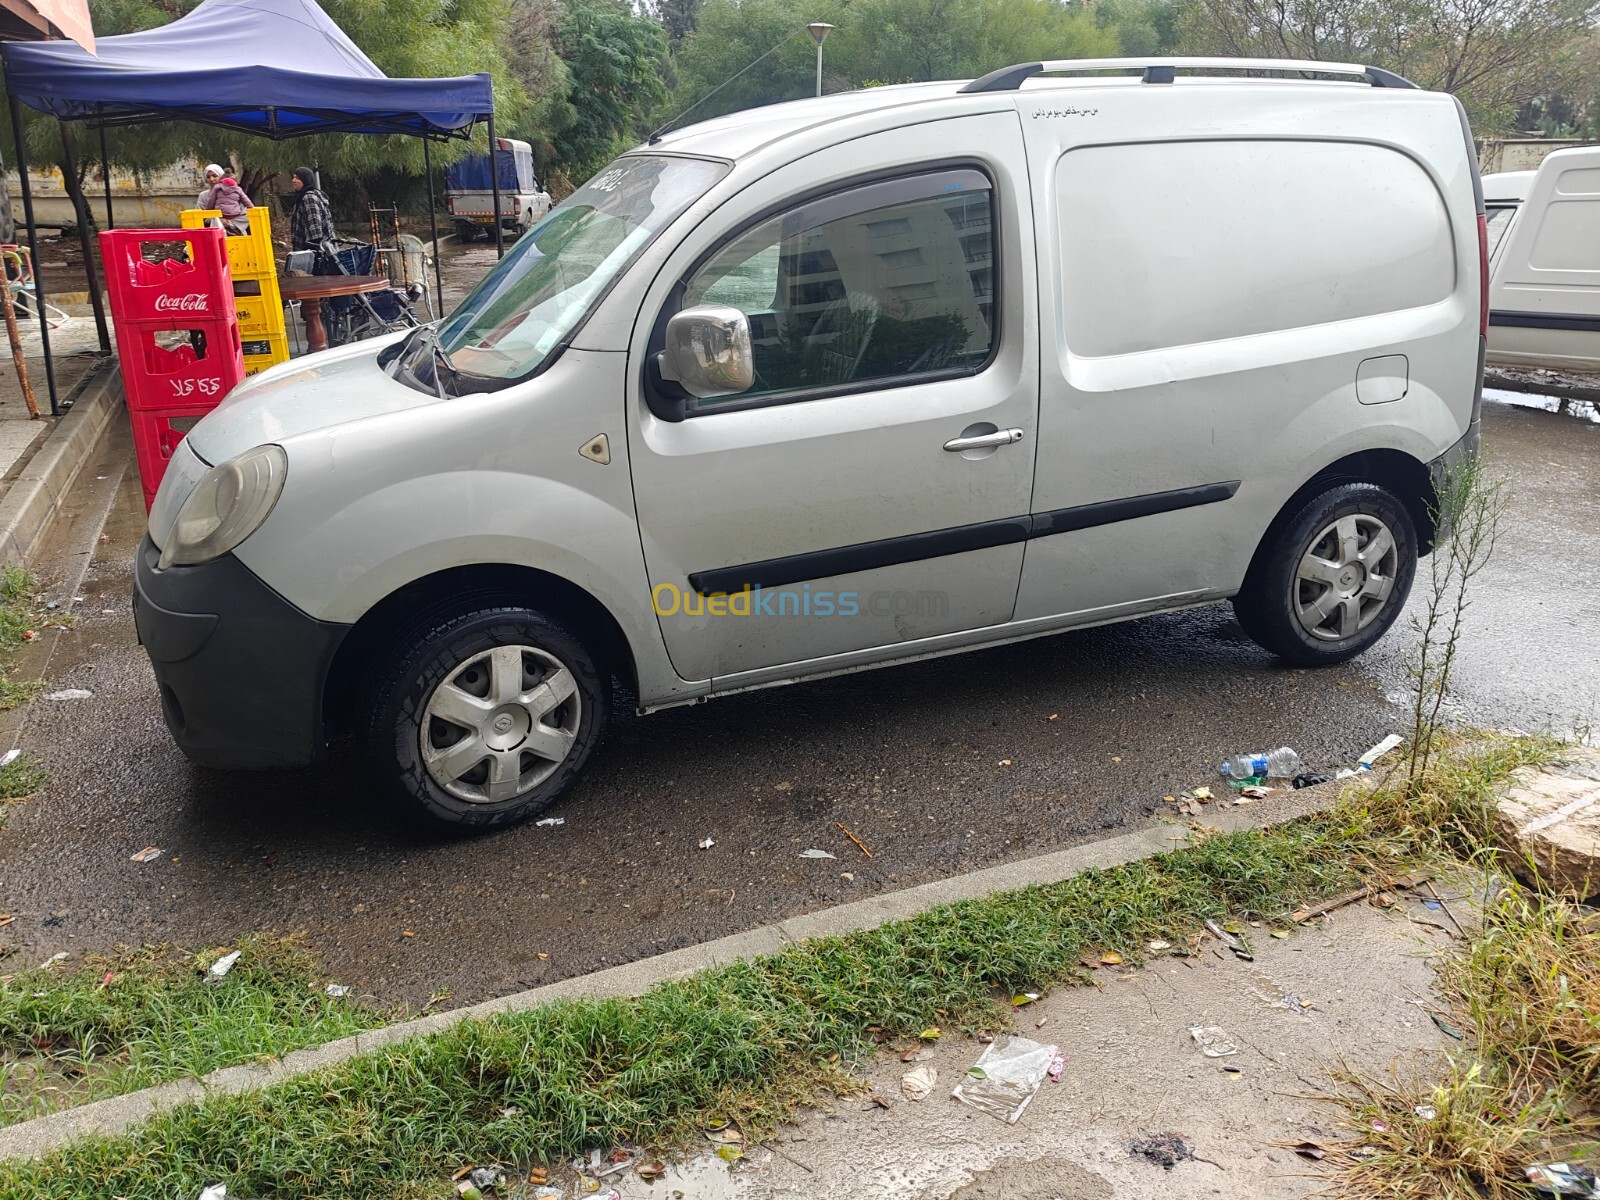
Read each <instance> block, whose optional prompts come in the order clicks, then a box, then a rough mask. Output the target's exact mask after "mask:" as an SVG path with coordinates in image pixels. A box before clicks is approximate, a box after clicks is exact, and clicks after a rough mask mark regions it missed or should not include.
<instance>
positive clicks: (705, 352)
mask: <svg viewBox="0 0 1600 1200" xmlns="http://www.w3.org/2000/svg"><path fill="white" fill-rule="evenodd" d="M657 362H658V364H659V365H660V368H661V377H662V378H663V379H670V380H672V381H673V382H675V383H677V384H678V385H679V386H681V387H682V388H683V390H684V391H686V392H688V393H689V394H690V395H691V396H698V397H700V398H702V399H706V398H709V397H712V396H734V395H737V394H738V393H740V392H743V391H748V390H749V388H750V385H751V384H753V383H754V382H755V378H756V371H755V356H754V353H753V352H752V350H751V348H750V318H749V317H747V316H745V315H744V313H742V312H740V311H739V310H738V309H737V308H731V307H729V306H728V305H726V304H700V305H696V306H695V307H694V308H686V309H684V310H683V311H682V312H680V313H677V314H675V315H674V316H673V317H672V318H671V319H670V320H669V321H668V322H667V336H666V349H664V350H663V351H662V352H661V355H660V357H659V358H658V360H657Z"/></svg>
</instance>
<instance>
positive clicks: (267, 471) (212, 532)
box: [160, 446, 289, 570]
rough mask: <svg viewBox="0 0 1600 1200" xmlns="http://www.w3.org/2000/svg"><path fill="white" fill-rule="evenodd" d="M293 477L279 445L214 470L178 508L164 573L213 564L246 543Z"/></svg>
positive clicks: (163, 554)
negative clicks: (182, 567)
mask: <svg viewBox="0 0 1600 1200" xmlns="http://www.w3.org/2000/svg"><path fill="white" fill-rule="evenodd" d="M288 473H289V458H288V455H286V454H284V452H283V450H282V448H281V447H279V446H257V447H256V448H255V449H254V450H246V451H245V452H244V453H243V454H241V455H238V456H237V457H235V458H230V459H229V460H228V461H227V462H225V463H223V464H221V465H220V466H216V467H212V468H211V470H209V471H207V472H206V473H205V475H204V476H203V477H202V478H201V480H200V482H199V483H197V484H195V487H194V491H192V492H190V493H189V498H188V499H187V500H185V501H184V502H183V507H182V508H180V509H179V510H178V519H177V520H176V521H174V522H173V523H172V532H171V533H169V534H168V535H167V545H166V548H165V549H164V550H162V551H161V563H160V567H161V569H163V570H165V569H166V568H167V567H179V566H192V565H193V564H195V563H203V562H210V561H211V560H212V559H213V558H220V557H222V556H223V555H224V554H226V553H227V552H228V551H229V550H232V549H233V548H234V547H235V546H237V545H238V544H239V543H240V542H242V541H244V540H245V538H247V537H249V536H250V535H251V534H252V533H254V532H255V531H256V530H257V529H259V528H260V527H261V522H263V521H265V520H266V519H267V514H268V513H270V512H271V511H272V506H273V505H274V504H276V503H277V502H278V496H279V495H280V494H281V493H282V491H283V481H284V479H285V478H286V477H287V475H288Z"/></svg>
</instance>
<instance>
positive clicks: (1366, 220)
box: [1055, 139, 1455, 359]
mask: <svg viewBox="0 0 1600 1200" xmlns="http://www.w3.org/2000/svg"><path fill="white" fill-rule="evenodd" d="M1171 180H1182V181H1183V183H1182V187H1181V188H1174V187H1171V186H1164V184H1165V183H1166V181H1171ZM1055 186H1056V205H1057V208H1056V214H1057V220H1058V227H1059V229H1060V231H1061V260H1060V261H1061V287H1062V296H1063V300H1064V311H1063V313H1062V317H1063V333H1064V334H1065V337H1066V340H1067V346H1068V349H1069V351H1070V352H1071V353H1073V354H1076V355H1079V356H1082V357H1085V358H1103V357H1107V356H1110V355H1118V354H1135V353H1141V352H1145V351H1151V350H1165V349H1169V348H1174V347H1184V346H1196V345H1201V344H1204V343H1209V342H1220V341H1226V340H1229V339H1233V338H1242V337H1248V336H1251V335H1255V334H1269V333H1276V332H1279V331H1295V330H1302V329H1305V328H1308V327H1310V326H1313V325H1325V324H1328V323H1330V322H1335V321H1348V320H1351V319H1353V318H1356V317H1370V316H1377V315H1379V314H1383V313H1398V312H1402V311H1404V310H1407V309H1420V308H1426V307H1427V306H1429V305H1431V304H1437V303H1439V302H1441V301H1447V300H1449V299H1450V295H1451V293H1452V292H1453V291H1454V289H1455V255H1454V252H1453V250H1454V248H1453V244H1452V241H1451V237H1450V223H1449V220H1448V219H1447V217H1446V214H1445V208H1444V200H1443V198H1442V197H1441V196H1440V195H1439V191H1438V189H1437V188H1436V187H1434V185H1433V182H1432V181H1431V180H1430V179H1429V178H1428V176H1427V173H1426V172H1424V171H1423V170H1422V168H1421V167H1420V166H1418V165H1417V164H1416V162H1414V161H1413V160H1412V159H1409V158H1407V157H1406V156H1405V155H1403V154H1401V153H1399V152H1398V151H1395V150H1391V149H1388V148H1387V147H1384V146H1366V145H1360V144H1356V143H1350V142H1326V141H1280V140H1268V139H1248V140H1237V141H1197V142H1167V143H1153V144H1145V145H1131V146H1090V147H1083V148H1080V149H1077V150H1072V151H1069V152H1068V153H1067V154H1064V155H1063V156H1062V157H1061V160H1060V162H1059V164H1058V165H1057V167H1056V181H1055ZM1380 207H1381V211H1382V214H1383V215H1382V219H1381V220H1374V219H1373V213H1374V210H1375V209H1378V208H1380ZM1294 340H1295V342H1296V343H1300V342H1301V341H1302V340H1303V339H1300V338H1298V337H1296V338H1295V339H1294ZM1261 348H1262V349H1263V350H1264V349H1265V347H1264V346H1263V347H1261ZM1267 352H1268V353H1270V351H1267ZM1250 356H1251V354H1250V350H1249V349H1246V348H1242V347H1241V358H1242V359H1248V358H1249V357H1250Z"/></svg>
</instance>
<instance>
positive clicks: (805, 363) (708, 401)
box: [136, 59, 1484, 828]
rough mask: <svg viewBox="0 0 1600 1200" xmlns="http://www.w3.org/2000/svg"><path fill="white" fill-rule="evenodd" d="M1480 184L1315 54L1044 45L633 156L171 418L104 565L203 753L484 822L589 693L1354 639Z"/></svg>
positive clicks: (1477, 359) (1473, 405)
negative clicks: (1136, 622) (1012, 649)
mask: <svg viewBox="0 0 1600 1200" xmlns="http://www.w3.org/2000/svg"><path fill="white" fill-rule="evenodd" d="M1191 69H1198V70H1204V71H1207V72H1210V73H1209V74H1204V75H1200V74H1190V73H1189V71H1190V70H1191ZM1241 70H1242V71H1248V72H1251V73H1253V74H1254V75H1255V76H1256V77H1250V78H1238V77H1237V72H1239V71H1241ZM1130 71H1131V72H1132V74H1128V72H1130ZM1219 72H1232V73H1233V74H1232V75H1228V74H1219ZM1273 74H1276V75H1283V74H1288V75H1291V76H1295V77H1293V78H1263V77H1261V76H1266V75H1273ZM1312 75H1315V76H1317V77H1318V78H1311V77H1310V76H1312ZM1038 76H1049V77H1048V78H1036V77H1038ZM1477 188H1478V177H1477V170H1476V166H1475V163H1474V158H1473V153H1472V142H1471V137H1470V135H1469V133H1468V130H1467V127H1466V123H1465V119H1464V117H1463V115H1462V113H1461V110H1460V108H1459V106H1458V105H1457V104H1456V102H1455V101H1454V100H1453V99H1452V98H1451V97H1449V96H1445V95H1438V94H1431V93H1428V92H1424V91H1420V90H1417V89H1415V88H1413V87H1411V86H1410V85H1408V84H1406V83H1405V81H1403V80H1400V79H1397V78H1396V77H1394V76H1392V75H1389V74H1387V73H1385V72H1382V71H1379V70H1375V69H1369V68H1364V67H1357V66H1343V65H1339V64H1330V63H1285V62H1276V61H1239V60H1170V59H1168V60H1150V61H1143V60H1140V61H1134V60H1095V61H1067V62H1046V63H1032V64H1026V65H1022V66H1017V67H1010V68H1007V69H1005V70H1003V71H998V72H995V73H994V74H991V75H989V76H986V77H985V78H983V79H979V80H977V81H975V82H971V83H966V84H961V83H931V84H919V85H910V86H905V87H885V88H873V89H871V90H867V91H861V92H851V93H845V94H840V95H832V96H826V97H823V98H820V99H815V100H806V101H801V102H797V103H793V104H780V105H774V106H772V107H770V108H762V109H757V110H754V111H750V112H742V113H738V114H736V115H734V116H730V117H725V118H721V119H718V120H713V121H708V122H705V123H703V124H700V125H697V126H694V127H692V128H688V129H684V130H681V131H679V132H674V133H671V134H667V135H665V136H661V137H659V138H656V139H654V140H653V141H652V143H651V144H648V145H644V146H640V147H639V148H638V149H636V150H634V151H632V152H630V153H628V154H626V155H624V156H623V157H621V158H620V159H618V160H617V161H616V162H615V163H613V164H612V165H611V166H609V167H607V168H606V169H605V170H603V171H601V172H600V173H599V174H598V175H596V176H595V177H594V178H593V179H591V180H590V181H589V182H588V183H587V184H586V185H584V187H583V188H581V189H580V190H579V191H578V192H577V193H576V194H575V195H574V196H573V197H572V198H571V199H570V200H568V201H567V202H566V203H564V204H562V205H561V206H560V207H559V208H557V209H556V210H555V211H554V212H553V213H552V214H551V215H550V216H549V217H548V218H547V219H546V220H545V221H543V222H542V223H541V224H540V225H539V226H538V227H536V228H535V229H534V230H533V231H532V232H531V233H530V234H529V235H528V236H527V237H525V238H524V239H523V240H522V241H521V242H519V243H518V244H517V246H516V248H515V249H514V250H512V251H511V253H509V254H508V255H507V256H506V258H505V259H504V260H503V261H502V262H501V263H500V264H499V265H498V266H497V267H495V268H494V270H493V271H492V272H491V273H490V274H489V275H488V276H487V277H486V278H485V279H484V280H483V281H482V283H481V284H479V286H478V287H477V288H476V289H475V290H474V291H473V292H472V293H471V295H469V296H468V297H467V298H466V299H465V300H464V301H462V303H461V305H460V306H459V307H458V308H457V309H456V310H455V312H454V313H453V314H451V316H450V317H448V318H447V319H446V320H444V321H443V322H442V323H441V324H440V325H439V326H438V327H437V328H427V329H422V330H417V331H413V332H412V333H410V334H408V335H406V336H405V337H404V338H391V339H387V340H384V341H381V342H367V343H363V344H359V345H353V346H344V347H340V348H338V349H334V350H329V351H327V352H325V353H322V354H318V355H314V356H312V357H310V358H306V359H301V360H298V361H295V362H291V363H286V364H284V365H281V366H279V367H276V368H274V369H273V370H271V371H268V372H266V373H264V374H262V375H260V376H258V377H257V378H256V379H254V380H252V381H250V382H249V383H246V384H245V385H244V386H242V387H241V388H239V389H238V390H237V391H236V392H234V393H233V395H232V396H230V397H229V398H228V399H227V401H226V402H225V403H223V404H222V406H221V407H220V408H218V409H217V410H216V411H215V412H213V413H212V414H210V415H209V416H207V417H206V418H205V419H204V420H203V421H201V422H200V423H199V424H198V425H197V426H196V427H195V429H194V431H193V432H192V434H191V435H190V436H189V437H188V438H187V439H186V440H185V441H184V442H183V443H182V445H181V446H180V447H179V449H178V451H177V453H176V454H175V456H174V458H173V460H172V463H171V465H170V467H169V468H168V470H167V474H166V478H165V481H164V482H163V483H162V485H161V490H160V492H159V494H158V495H157V497H156V500H155V505H154V509H153V511H152V512H151V516H150V532H149V537H148V538H147V539H146V540H145V541H144V543H143V545H142V547H141V549H140V551H139V561H138V566H137V596H136V611H137V621H138V627H139V631H140V635H141V637H142V639H143V642H144V644H145V646H146V647H147V649H148V651H149V655H150V658H151V661H152V663H153V664H154V667H155V673H156V677H157V679H158V680H159V683H160V689H161V696H162V698H163V701H164V704H165V709H166V720H167V723H168V725H169V726H170V728H171V730H172V733H173V736H174V737H175V738H176V739H177V741H178V744H179V745H180V746H182V748H183V749H184V751H185V752H186V753H188V754H189V756H190V757H191V758H193V759H195V760H196V761H199V762H202V763H210V764H215V765H220V766H232V767H266V766H278V765H292V764H303V763H307V762H310V761H313V760H315V759H317V758H318V757H319V756H321V755H322V754H324V752H325V750H326V748H327V747H328V746H329V745H330V744H332V743H334V739H336V738H337V737H338V736H339V735H340V734H349V735H353V737H354V739H355V740H356V741H357V742H358V744H360V745H361V746H362V747H364V749H365V752H366V754H367V755H369V756H370V758H371V761H372V764H373V767H374V770H375V772H376V774H375V779H376V780H379V781H381V782H382V784H383V785H384V786H386V787H392V788H393V791H394V793H395V795H396V796H397V797H398V798H399V800H400V801H401V802H402V804H403V806H404V807H405V808H407V809H408V810H409V811H411V812H412V813H414V814H416V815H418V816H421V817H423V818H425V819H427V820H431V821H433V822H436V823H440V824H443V825H447V826H458V827H478V828H482V827H487V826H493V825H498V824H503V823H505V822H508V821H512V820H515V819H518V818H522V817H526V816H528V815H530V814H532V813H535V812H537V811H539V810H540V809H542V808H544V807H545V806H547V805H548V804H550V803H551V801H552V800H554V799H555V798H556V797H557V796H559V795H560V794H561V793H562V792H563V791H564V790H565V789H567V788H568V787H569V786H570V785H571V784H572V782H573V780H574V778H575V776H576V775H577V774H578V772H579V771H580V770H581V768H582V767H583V765H584V763H585V761H586V760H587V759H588V757H589V755H590V754H591V753H592V752H593V750H594V747H595V745H596V742H597V741H598V739H599V737H600V734H601V729H602V727H603V726H604V724H605V722H606V716H607V709H608V707H609V705H610V704H611V703H612V700H613V696H614V694H626V695H629V696H630V697H631V701H630V702H633V703H636V704H637V706H638V708H639V710H640V711H643V712H648V711H651V710H655V709H661V708H666V707H669V706H672V705H678V704H687V703H691V702H694V701H700V700H705V699H707V698H709V697H712V696H718V695H723V694H725V693H730V692H738V691H743V690H746V689H749V688H757V687H767V686H770V685H773V684H780V683H791V682H794V681H797V680H801V679H808V678H815V677H818V676H822V675H829V674H834V673H838V672H843V671H853V670H859V669H862V668H866V667H873V666H880V665H883V664H887V663H894V662H904V661H906V660H910V659H917V658H923V657H927V656H931V655H939V654H949V653H954V652H956V651H960V650H967V649H971V648H974V647H978V646H987V645H994V644H996V643H999V642H1007V641H1015V640H1019V639H1023V638H1031V637H1038V636H1040V635H1043V634H1050V633H1055V632H1058V631H1060V630H1065V629H1074V628H1081V627H1083V626H1086V625H1094V624H1100V623H1105V622H1110V621H1121V620H1126V619H1128V618H1131V617H1138V616H1142V615H1144V614H1147V613H1157V612H1165V611H1169V610H1173V609H1181V608H1187V607H1191V606H1195V605H1202V604H1211V603H1214V602H1216V601H1220V600H1226V599H1229V598H1231V599H1232V601H1233V604H1234V607H1235V610H1236V611H1237V613H1238V616H1239V620H1240V621H1241V623H1242V624H1243V626H1244V628H1245V629H1246V630H1247V631H1248V632H1249V633H1250V634H1251V636H1253V637H1254V638H1255V639H1256V640H1257V641H1259V642H1260V643H1261V644H1262V645H1263V646H1265V647H1267V648H1268V649H1269V650H1271V651H1272V652H1274V653H1275V654H1277V655H1280V656H1282V657H1283V658H1285V659H1287V660H1289V661H1291V662H1296V663H1306V664H1317V663H1331V662H1339V661H1342V660H1344V659H1347V658H1349V657H1351V656H1352V655H1354V654H1358V653H1360V652H1361V651H1362V650H1364V649H1366V648H1367V647H1368V646H1370V645H1371V644H1372V643H1373V642H1374V641H1375V640H1377V638H1379V637H1380V636H1381V635H1382V634H1383V633H1384V631H1385V630H1386V629H1388V628H1389V626H1390V625H1391V624H1392V623H1393V621H1394V619H1395V616H1396V614H1397V613H1398V612H1399V611H1400V608H1401V606H1402V604H1403V603H1404V601H1405V598H1406V594H1407V591H1408V589H1409V588H1410V586H1411V581H1412V576H1413V572H1414V570H1415V568H1416V563H1417V556H1418V555H1419V554H1422V553H1426V552H1427V550H1428V549H1429V546H1430V542H1431V538H1432V523H1431V520H1430V504H1431V501H1432V497H1433V494H1434V492H1433V482H1432V480H1433V473H1435V472H1438V471H1441V470H1444V469H1446V467H1447V466H1448V464H1449V463H1451V462H1452V461H1454V456H1457V455H1461V454H1463V453H1466V452H1468V451H1470V450H1471V449H1472V448H1474V447H1475V446H1476V443H1477V435H1478V424H1477V417H1478V404H1479V378H1480V367H1481V352H1482V340H1481V335H1482V322H1483V320H1484V310H1483V304H1482V291H1481V289H1482V282H1483V278H1484V275H1483V266H1482V263H1483V258H1482V256H1483V221H1482V204H1481V199H1480V197H1479V193H1478V190H1477ZM614 680H615V681H619V682H620V684H621V691H620V692H617V693H614V690H613V686H612V685H613V681H614ZM337 744H341V745H343V744H346V743H345V742H343V741H339V742H338V743H337Z"/></svg>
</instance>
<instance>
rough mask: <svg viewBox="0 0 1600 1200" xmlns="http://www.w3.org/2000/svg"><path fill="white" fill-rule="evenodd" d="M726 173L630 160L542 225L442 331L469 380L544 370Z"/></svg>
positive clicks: (698, 162) (703, 164)
mask: <svg viewBox="0 0 1600 1200" xmlns="http://www.w3.org/2000/svg"><path fill="white" fill-rule="evenodd" d="M726 170H727V165H726V164H724V163H719V162H712V161H709V160H705V159H695V158H668V157H665V156H662V155H648V154H638V155H633V154H630V155H627V156H626V157H623V158H619V159H618V160H617V161H616V162H614V163H612V164H611V165H610V166H609V167H607V168H606V169H605V170H603V171H601V172H600V173H599V174H598V175H596V176H595V177H594V178H593V179H591V180H589V182H588V183H586V184H584V185H583V186H582V187H581V188H579V189H578V190H577V191H576V192H574V193H573V194H572V195H571V196H570V197H569V198H568V199H567V200H565V201H563V202H562V203H561V204H560V205H559V206H558V207H557V208H555V209H552V210H551V212H550V215H549V216H547V217H546V218H545V219H544V220H542V221H540V222H539V224H537V225H535V226H534V227H533V228H532V229H530V230H529V231H528V232H527V233H525V234H523V236H522V238H521V239H520V240H519V241H518V242H517V244H516V245H515V246H514V247H513V248H512V249H511V251H510V252H509V253H508V254H507V255H506V256H505V258H503V259H501V260H500V262H499V264H498V265H497V266H496V267H495V268H494V270H492V271H490V272H489V274H488V275H486V276H484V278H483V280H482V282H480V283H479V284H478V286H477V287H475V288H473V289H472V291H471V292H470V293H469V294H468V296H467V298H466V299H465V300H463V301H462V302H461V304H460V306H459V307H457V309H456V310H455V311H454V312H453V313H451V314H450V316H449V317H448V318H446V320H445V321H444V323H443V324H442V325H440V327H439V338H438V345H439V346H440V348H442V349H443V350H444V351H445V353H446V354H447V355H448V356H449V361H450V364H451V366H452V368H453V369H454V370H456V371H459V372H460V373H461V374H463V375H468V376H477V377H479V378H481V379H486V380H499V381H505V382H511V381H513V380H517V379H521V378H523V377H525V376H527V375H529V374H531V373H532V372H534V371H536V370H538V369H539V368H540V367H541V366H543V365H544V363H545V361H546V360H547V359H548V358H549V357H550V355H551V352H552V351H554V350H555V348H556V347H557V346H559V345H561V343H562V342H564V341H565V340H566V339H567V336H568V335H569V334H571V333H572V331H573V330H574V329H576V328H577V326H578V323H579V322H580V321H582V320H583V318H584V315H585V314H586V313H588V311H589V308H590V306H591V305H592V304H593V303H594V302H595V300H596V298H597V297H599V295H600V293H601V292H603V291H604V290H605V288H606V286H607V285H608V284H610V282H611V281H612V280H613V279H615V278H616V277H617V275H618V274H620V273H621V271H622V269H623V268H624V267H626V266H627V265H628V263H629V262H630V261H631V260H632V259H633V257H634V255H636V254H638V253H639V251H640V250H642V249H643V248H644V247H645V246H646V245H647V244H648V243H649V242H650V240H651V239H652V238H654V237H655V236H656V234H658V233H660V232H661V230H662V229H663V228H665V227H666V225H667V223H668V222H669V221H671V220H672V219H673V218H674V217H676V216H677V215H678V214H679V213H681V212H682V211H683V210H684V209H685V208H687V207H688V206H689V205H690V204H692V203H693V202H694V201H695V200H696V199H698V198H699V197H700V196H702V195H704V194H705V192H706V190H707V189H708V188H709V187H710V186H711V185H712V184H713V183H715V182H716V181H717V179H718V178H720V177H721V176H722V174H723V173H724V172H725V171H726Z"/></svg>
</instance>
